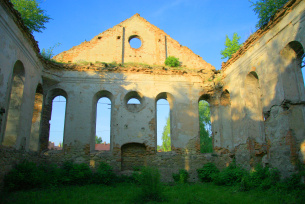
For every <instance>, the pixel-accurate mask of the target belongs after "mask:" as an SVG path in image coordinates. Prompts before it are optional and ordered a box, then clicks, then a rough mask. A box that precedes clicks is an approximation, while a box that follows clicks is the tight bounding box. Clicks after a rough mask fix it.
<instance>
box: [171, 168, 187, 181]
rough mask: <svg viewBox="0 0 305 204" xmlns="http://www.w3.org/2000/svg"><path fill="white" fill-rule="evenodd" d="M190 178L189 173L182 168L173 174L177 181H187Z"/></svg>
mask: <svg viewBox="0 0 305 204" xmlns="http://www.w3.org/2000/svg"><path fill="white" fill-rule="evenodd" d="M189 178H190V175H189V173H188V172H187V170H185V169H180V170H179V173H177V174H175V173H174V174H173V179H174V181H175V182H177V183H187V180H188V179H189Z"/></svg>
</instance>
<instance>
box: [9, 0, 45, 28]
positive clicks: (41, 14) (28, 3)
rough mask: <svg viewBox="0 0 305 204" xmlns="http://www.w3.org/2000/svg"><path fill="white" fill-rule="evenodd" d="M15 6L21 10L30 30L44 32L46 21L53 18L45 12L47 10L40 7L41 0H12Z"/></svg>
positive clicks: (25, 23)
mask: <svg viewBox="0 0 305 204" xmlns="http://www.w3.org/2000/svg"><path fill="white" fill-rule="evenodd" d="M11 2H12V3H13V5H14V8H15V9H16V10H17V11H19V13H20V14H21V18H22V20H23V22H24V25H25V26H26V27H28V28H29V30H30V32H31V33H33V32H34V31H35V32H42V29H45V28H46V27H45V26H44V24H45V23H47V22H49V20H50V19H51V18H50V17H49V16H48V15H46V14H45V11H44V10H42V9H41V8H40V7H39V4H40V2H39V1H37V0H11Z"/></svg>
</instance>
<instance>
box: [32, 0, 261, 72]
mask: <svg viewBox="0 0 305 204" xmlns="http://www.w3.org/2000/svg"><path fill="white" fill-rule="evenodd" d="M250 6H251V4H250V3H249V2H248V1H247V0H229V1H228V0H128V1H123V0H116V1H109V0H87V1H84V0H45V1H43V2H42V3H41V7H42V9H44V10H45V11H46V13H47V14H48V15H49V16H50V17H51V18H52V20H50V22H49V23H47V24H46V27H47V29H45V30H43V32H42V33H35V34H34V35H35V38H36V40H37V41H38V42H39V47H40V48H41V49H42V48H46V49H47V48H49V47H52V46H54V45H55V44H57V43H61V45H60V46H59V47H58V48H56V49H54V54H58V53H60V52H62V51H65V50H68V49H70V48H72V47H73V46H75V45H78V44H80V43H81V42H83V41H85V40H87V41H88V40H91V39H92V38H93V37H94V36H96V35H98V34H99V33H102V32H103V31H105V30H107V29H109V28H111V27H113V26H115V25H117V24H119V23H120V22H122V21H124V20H125V19H127V18H130V17H131V16H133V15H134V14H136V13H139V14H140V16H142V17H143V18H145V19H146V20H148V21H149V22H150V23H152V24H153V25H155V26H157V27H159V28H160V29H162V30H164V31H165V32H166V33H167V34H169V35H170V36H171V37H172V38H173V39H175V40H177V41H178V42H179V43H180V44H182V45H184V46H187V47H189V48H190V49H191V50H193V52H194V53H195V54H198V55H200V56H201V57H202V58H203V59H204V60H205V61H207V62H208V63H210V64H212V65H213V66H215V67H216V69H220V67H221V62H222V60H221V55H220V51H221V50H222V49H224V42H225V38H226V35H228V36H229V37H232V35H233V33H234V32H237V33H238V34H239V36H240V37H241V40H240V42H243V41H245V40H246V39H247V38H248V37H249V36H250V34H251V33H252V32H255V24H256V22H257V17H256V15H255V13H254V12H253V11H252V8H251V7H250Z"/></svg>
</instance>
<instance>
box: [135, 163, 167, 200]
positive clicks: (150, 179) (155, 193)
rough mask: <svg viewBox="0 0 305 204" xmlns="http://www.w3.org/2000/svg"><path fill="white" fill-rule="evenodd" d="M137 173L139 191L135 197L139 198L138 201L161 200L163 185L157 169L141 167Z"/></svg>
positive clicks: (162, 197) (162, 198)
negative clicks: (138, 176)
mask: <svg viewBox="0 0 305 204" xmlns="http://www.w3.org/2000/svg"><path fill="white" fill-rule="evenodd" d="M139 175H140V178H139V179H140V188H141V191H140V194H139V195H137V198H136V199H139V201H140V202H148V201H163V200H164V195H163V186H162V184H161V181H160V173H159V171H158V169H156V168H152V167H143V168H142V169H141V173H140V174H139Z"/></svg>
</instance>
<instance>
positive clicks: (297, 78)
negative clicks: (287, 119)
mask: <svg viewBox="0 0 305 204" xmlns="http://www.w3.org/2000/svg"><path fill="white" fill-rule="evenodd" d="M280 54H281V57H282V59H283V63H282V67H281V69H280V71H281V76H282V82H283V89H284V94H285V99H288V100H290V101H296V100H302V99H305V89H304V77H305V76H304V72H305V71H304V68H303V67H304V65H305V61H304V48H303V46H302V44H301V43H299V42H298V41H292V42H290V43H288V44H287V45H286V46H285V47H284V48H283V49H282V50H281V52H280ZM302 72H303V74H302Z"/></svg>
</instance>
